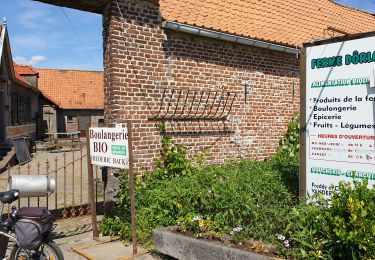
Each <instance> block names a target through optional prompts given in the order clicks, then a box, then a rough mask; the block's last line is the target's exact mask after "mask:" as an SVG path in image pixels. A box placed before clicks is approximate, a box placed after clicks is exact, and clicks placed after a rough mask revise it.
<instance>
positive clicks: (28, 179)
mask: <svg viewBox="0 0 375 260" xmlns="http://www.w3.org/2000/svg"><path fill="white" fill-rule="evenodd" d="M9 189H16V190H19V191H20V197H43V196H46V195H47V194H49V193H54V192H55V189H56V182H55V179H54V178H49V177H48V176H46V175H14V176H11V177H9Z"/></svg>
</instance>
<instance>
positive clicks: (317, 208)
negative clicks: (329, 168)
mask: <svg viewBox="0 0 375 260" xmlns="http://www.w3.org/2000/svg"><path fill="white" fill-rule="evenodd" d="M367 185H368V182H367V181H366V180H365V181H363V182H359V181H354V184H353V185H352V184H350V183H344V182H341V183H340V184H339V189H338V191H337V192H336V191H335V192H334V193H333V195H332V197H331V198H330V199H325V198H324V197H323V196H322V195H321V194H319V195H316V196H314V197H313V201H314V202H312V203H309V204H307V205H303V204H301V205H300V206H298V207H296V208H295V209H294V210H293V212H292V214H291V217H290V220H289V225H288V227H287V229H286V234H287V235H286V236H288V237H290V238H291V239H292V241H293V242H292V244H291V245H292V249H291V250H290V251H289V254H291V255H293V256H297V257H302V258H314V259H374V256H375V241H374V237H375V214H374V212H375V190H374V189H369V188H368V187H367ZM374 188H375V186H374Z"/></svg>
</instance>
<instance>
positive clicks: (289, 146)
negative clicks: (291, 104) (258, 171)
mask: <svg viewBox="0 0 375 260" xmlns="http://www.w3.org/2000/svg"><path fill="white" fill-rule="evenodd" d="M299 131H300V127H299V117H298V115H294V116H293V117H292V120H291V122H290V123H289V125H288V130H287V133H286V135H285V136H284V137H283V138H281V140H280V146H279V148H278V150H277V152H276V154H275V155H274V156H273V157H272V158H271V160H270V161H269V163H270V165H271V167H272V169H273V170H274V171H276V172H278V173H279V175H280V178H281V180H282V181H283V183H284V184H285V186H286V187H287V188H288V190H289V191H290V192H291V193H292V194H294V196H295V197H298V194H299V140H300V138H299V136H300V132H299Z"/></svg>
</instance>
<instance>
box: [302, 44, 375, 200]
mask: <svg viewBox="0 0 375 260" xmlns="http://www.w3.org/2000/svg"><path fill="white" fill-rule="evenodd" d="M305 53H306V103H305V106H306V122H305V123H306V136H305V138H306V139H305V140H306V158H305V160H306V187H305V188H306V191H307V193H308V194H310V195H312V194H313V193H322V194H324V195H325V196H327V197H328V196H330V195H331V193H332V189H331V188H330V187H331V185H333V189H337V186H338V183H339V182H340V181H351V180H352V176H353V175H354V176H355V178H356V179H358V180H361V179H365V178H366V179H368V180H369V186H370V187H371V186H372V185H373V184H374V183H375V120H374V118H375V87H374V68H375V37H367V38H361V39H355V40H350V41H343V42H334V43H329V44H322V45H318V46H312V47H306V52H305Z"/></svg>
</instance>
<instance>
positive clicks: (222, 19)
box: [160, 0, 375, 46]
mask: <svg viewBox="0 0 375 260" xmlns="http://www.w3.org/2000/svg"><path fill="white" fill-rule="evenodd" d="M160 10H161V14H162V17H163V18H164V19H165V20H167V21H177V22H180V23H186V24H190V25H197V26H200V27H204V28H212V29H214V30H217V31H221V32H228V33H231V34H235V35H243V36H245V37H249V38H254V39H259V40H266V41H270V42H274V43H279V44H284V45H289V46H300V45H301V44H302V43H304V42H308V41H311V40H312V39H324V38H329V37H332V35H330V34H328V33H327V29H328V27H332V28H336V29H338V30H341V31H344V32H346V33H348V34H352V33H361V32H369V31H374V30H375V17H374V16H373V15H372V14H370V13H367V12H364V11H361V10H358V9H355V8H351V7H346V6H343V5H340V4H337V3H335V2H333V1H332V0H298V1H295V0H262V1H255V0H212V1H202V0H185V1H175V0H160ZM332 33H333V34H334V35H333V36H339V35H340V33H338V32H332V31H331V34H332Z"/></svg>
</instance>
